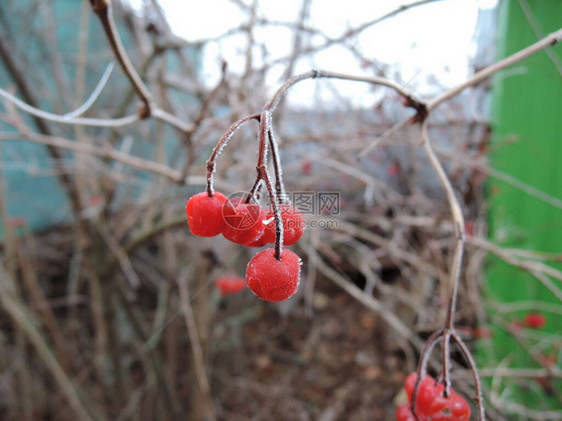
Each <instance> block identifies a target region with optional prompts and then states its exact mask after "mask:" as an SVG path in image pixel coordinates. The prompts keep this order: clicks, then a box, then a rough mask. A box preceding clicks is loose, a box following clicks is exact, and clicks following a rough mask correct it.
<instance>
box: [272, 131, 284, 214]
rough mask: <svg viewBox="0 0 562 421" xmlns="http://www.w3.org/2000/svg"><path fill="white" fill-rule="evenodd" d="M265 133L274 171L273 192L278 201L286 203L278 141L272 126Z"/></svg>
mask: <svg viewBox="0 0 562 421" xmlns="http://www.w3.org/2000/svg"><path fill="white" fill-rule="evenodd" d="M267 135H268V136H267V137H268V139H269V147H270V149H271V158H272V160H273V171H274V172H275V193H276V194H277V197H278V198H279V202H280V203H287V201H288V198H287V196H286V194H285V185H284V184H283V170H282V169H281V160H280V156H279V148H278V142H277V138H276V137H275V134H274V132H273V127H270V128H269V131H268V132H267Z"/></svg>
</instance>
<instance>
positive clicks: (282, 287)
mask: <svg viewBox="0 0 562 421" xmlns="http://www.w3.org/2000/svg"><path fill="white" fill-rule="evenodd" d="M300 273H301V259H300V258H299V256H297V255H296V254H295V253H293V252H292V251H291V250H283V251H282V252H281V260H277V259H276V258H275V250H274V249H273V248H268V249H265V250H262V251H260V252H259V253H258V254H256V255H255V256H254V257H253V258H252V260H250V263H248V267H247V269H246V282H247V283H248V287H249V288H250V289H251V290H252V292H253V293H254V294H256V295H257V296H258V297H259V298H261V299H262V300H265V301H282V300H285V299H287V298H289V297H291V296H292V295H293V294H294V293H295V292H296V291H297V289H298V287H299V279H300Z"/></svg>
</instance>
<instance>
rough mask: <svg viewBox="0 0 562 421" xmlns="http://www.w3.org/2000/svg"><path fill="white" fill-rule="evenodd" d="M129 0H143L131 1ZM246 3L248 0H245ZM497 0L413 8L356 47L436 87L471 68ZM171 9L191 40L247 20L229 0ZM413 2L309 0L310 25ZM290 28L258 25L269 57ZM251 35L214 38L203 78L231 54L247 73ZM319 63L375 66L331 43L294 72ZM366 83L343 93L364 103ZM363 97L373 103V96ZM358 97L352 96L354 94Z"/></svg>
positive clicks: (306, 95) (339, 67)
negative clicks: (485, 12)
mask: <svg viewBox="0 0 562 421" xmlns="http://www.w3.org/2000/svg"><path fill="white" fill-rule="evenodd" d="M130 2H131V3H132V4H135V3H137V4H138V3H140V2H141V0H130ZM244 2H245V3H249V1H248V0H244ZM496 2H497V1H496V0H479V1H477V0H443V1H437V2H435V3H430V4H428V5H423V6H420V7H416V8H413V9H411V10H408V11H406V12H403V13H401V14H399V15H398V16H396V17H393V18H391V19H388V20H386V21H384V22H382V23H380V24H377V25H375V26H373V27H372V28H369V29H367V30H366V31H365V32H363V33H362V35H361V36H359V37H358V38H357V40H356V44H355V45H356V46H357V47H359V48H360V50H361V51H363V53H364V55H365V56H366V57H367V58H369V59H376V60H378V61H380V62H383V63H386V64H388V65H389V69H391V72H392V74H391V75H390V76H392V77H393V78H399V79H400V80H401V81H402V82H408V81H411V82H410V83H411V85H409V86H410V87H411V88H414V89H415V90H416V91H417V92H418V93H420V94H422V95H423V94H426V95H428V94H429V95H431V94H435V93H437V92H435V90H436V89H437V90H441V88H436V86H435V84H433V83H432V82H431V81H432V80H433V79H432V78H433V77H435V78H436V79H437V80H438V81H439V83H440V84H441V85H442V87H449V86H452V85H454V84H457V83H459V82H462V80H464V79H465V78H466V77H467V75H468V72H469V71H470V69H469V60H470V56H471V55H472V54H474V52H475V49H476V46H475V44H474V42H473V33H474V28H475V25H476V20H477V16H478V9H479V7H480V8H489V7H493V6H495V4H496ZM160 3H161V5H162V7H163V8H164V10H165V11H166V13H167V17H168V19H169V22H170V25H171V26H172V29H173V30H174V31H175V32H176V33H177V35H179V36H181V37H184V38H186V39H188V40H190V41H197V40H201V39H209V38H215V37H217V36H219V35H221V34H223V33H225V32H226V31H228V30H229V29H231V28H235V27H237V26H239V25H241V24H242V23H245V21H246V19H247V18H246V16H245V14H244V13H243V12H242V11H241V10H240V9H239V8H238V7H237V6H236V5H235V4H233V3H231V2H230V1H228V0H206V1H197V2H195V1H179V0H160ZM409 3H412V1H397V0H377V1H365V0H345V1H341V0H315V1H313V2H312V7H311V10H310V19H309V20H308V21H307V25H308V26H312V27H315V28H318V29H320V30H321V31H323V32H324V33H326V34H327V35H328V36H331V37H337V36H339V35H341V34H343V33H344V32H345V31H346V30H347V29H348V28H350V27H353V26H356V25H358V24H360V23H362V22H365V21H370V20H373V19H375V18H376V17H378V16H382V15H384V14H385V13H388V12H389V11H392V10H395V9H396V8H397V7H399V6H400V5H402V4H409ZM258 4H259V8H258V16H259V17H264V18H267V19H270V20H276V21H286V22H294V21H295V20H296V18H297V16H298V13H299V9H300V4H301V0H284V1H283V2H281V1H278V0H260V1H259V3H258ZM293 36H294V35H293V34H292V33H291V32H290V31H289V30H287V29H284V28H280V27H278V26H276V27H266V28H259V29H258V30H257V31H256V39H257V40H258V42H260V43H263V46H264V47H265V49H266V50H267V54H268V59H272V58H275V57H283V56H286V55H287V54H289V53H290V49H291V46H292V42H293V41H292V39H293ZM320 41H321V39H319V38H318V39H314V38H309V39H308V40H307V42H311V43H319V42H320ZM246 45H247V37H246V35H243V34H239V35H234V36H230V37H228V38H224V39H221V41H219V42H211V43H209V44H208V45H207V47H206V48H205V50H204V53H203V54H204V55H203V76H204V80H205V83H208V84H209V85H213V84H214V83H215V82H216V80H217V78H218V77H219V75H220V61H221V60H222V59H225V60H227V62H228V63H229V69H230V71H231V72H235V73H238V72H242V70H243V68H244V64H245V62H244V54H245V53H244V51H245V48H246ZM262 59H263V54H262V49H256V51H255V54H254V60H255V63H256V64H257V65H259V64H260V62H261V60H262ZM311 68H319V69H325V70H332V71H340V72H346V73H352V74H361V73H365V74H372V73H373V70H372V69H368V68H366V69H365V68H362V67H361V63H359V61H358V60H357V59H356V58H355V57H354V56H353V55H352V54H351V53H350V52H349V51H347V50H346V49H345V48H343V47H341V46H334V47H330V48H328V49H326V50H324V51H322V52H321V53H319V54H316V55H315V56H314V57H312V58H307V59H303V60H300V61H299V62H298V64H297V68H296V72H297V73H300V72H303V71H307V70H310V69H311ZM283 70H284V68H283V67H278V68H277V69H273V70H272V71H271V72H270V73H269V75H268V80H267V82H268V84H269V85H271V86H272V87H276V86H278V85H279V84H280V83H281V81H280V79H279V78H280V76H281V74H282V72H283ZM360 85H361V84H347V85H345V87H344V89H345V91H346V92H345V94H346V95H349V96H351V97H352V98H353V97H356V98H357V101H358V102H359V103H363V105H368V104H367V103H364V101H363V100H362V99H361V98H365V97H366V95H365V92H366V88H365V86H360ZM318 94H319V93H318V88H317V87H314V85H313V84H312V83H311V84H303V86H299V88H298V89H295V92H294V93H293V94H292V95H291V97H290V99H291V100H292V101H293V102H296V103H300V104H302V105H304V104H306V103H307V102H309V101H311V98H313V97H315V98H316V99H318ZM320 94H321V95H325V96H326V98H323V100H326V101H329V100H330V99H333V98H330V96H331V95H332V94H331V93H330V89H326V90H325V92H321V93H320ZM365 101H367V102H369V100H368V99H366V100H365ZM354 102H355V101H354Z"/></svg>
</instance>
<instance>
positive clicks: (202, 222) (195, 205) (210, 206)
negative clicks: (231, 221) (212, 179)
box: [185, 192, 226, 237]
mask: <svg viewBox="0 0 562 421" xmlns="http://www.w3.org/2000/svg"><path fill="white" fill-rule="evenodd" d="M225 201H226V197H225V196H224V194H222V193H219V192H215V194H213V196H212V197H209V195H208V194H207V192H202V193H197V194H196V195H195V196H192V197H191V198H190V199H189V200H188V201H187V203H186V205H185V213H186V215H187V224H188V225H189V229H190V230H191V232H192V233H193V234H195V235H198V236H200V237H213V236H215V235H218V234H220V233H221V232H222V230H223V228H224V220H223V218H222V205H223V203H224V202H225Z"/></svg>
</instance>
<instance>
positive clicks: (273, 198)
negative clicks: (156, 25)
mask: <svg viewBox="0 0 562 421" xmlns="http://www.w3.org/2000/svg"><path fill="white" fill-rule="evenodd" d="M259 171H260V174H261V178H262V179H263V181H264V182H265V187H266V188H267V192H268V193H269V201H270V202H271V209H272V210H273V217H274V218H275V258H276V259H277V260H279V261H281V252H282V251H283V220H282V219H281V211H280V210H279V201H278V198H277V195H276V194H275V192H274V191H273V187H272V185H271V178H270V177H269V174H268V172H267V168H266V167H265V165H262V166H260V168H259Z"/></svg>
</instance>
